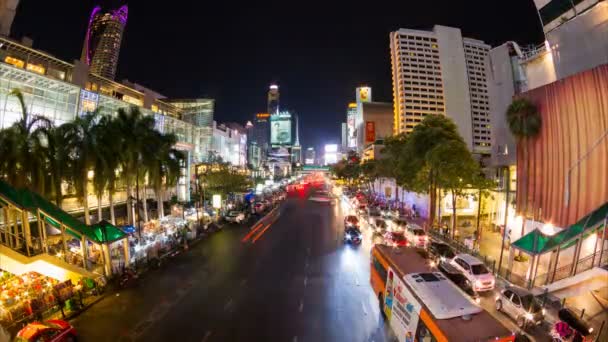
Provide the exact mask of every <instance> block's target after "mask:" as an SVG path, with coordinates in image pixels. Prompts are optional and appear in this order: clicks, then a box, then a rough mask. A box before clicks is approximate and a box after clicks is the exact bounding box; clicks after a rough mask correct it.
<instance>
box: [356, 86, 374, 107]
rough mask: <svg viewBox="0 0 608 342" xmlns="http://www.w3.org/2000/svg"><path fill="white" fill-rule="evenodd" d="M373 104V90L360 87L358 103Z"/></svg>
mask: <svg viewBox="0 0 608 342" xmlns="http://www.w3.org/2000/svg"><path fill="white" fill-rule="evenodd" d="M362 102H372V88H370V87H359V88H357V103H362Z"/></svg>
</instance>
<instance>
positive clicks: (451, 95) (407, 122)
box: [390, 25, 491, 153]
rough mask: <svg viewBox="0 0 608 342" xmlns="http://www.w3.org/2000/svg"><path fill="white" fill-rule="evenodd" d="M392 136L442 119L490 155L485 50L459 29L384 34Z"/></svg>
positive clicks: (471, 145) (475, 148)
mask: <svg viewBox="0 0 608 342" xmlns="http://www.w3.org/2000/svg"><path fill="white" fill-rule="evenodd" d="M390 41H391V43H390V45H391V65H392V73H393V96H394V101H393V103H394V118H393V120H394V125H393V129H394V133H395V134H398V133H410V132H411V131H412V130H413V129H414V127H415V126H416V125H417V124H418V123H419V122H421V121H422V120H423V119H424V117H425V116H426V115H429V114H435V115H446V116H448V117H450V118H451V119H452V120H454V122H455V123H456V125H457V126H458V131H459V133H460V135H461V136H462V137H463V139H464V141H465V143H466V144H467V146H468V147H469V149H470V150H471V151H473V152H475V153H490V151H491V147H490V145H491V144H490V138H491V134H490V104H489V99H488V79H487V74H488V72H489V71H488V70H489V69H488V62H487V58H486V57H487V55H488V52H489V50H490V46H489V45H487V44H485V43H484V42H482V41H479V40H475V39H470V38H463V37H462V34H461V32H460V29H458V28H453V27H446V26H440V25H435V27H433V30H432V31H420V30H409V29H400V30H398V31H395V32H391V34H390Z"/></svg>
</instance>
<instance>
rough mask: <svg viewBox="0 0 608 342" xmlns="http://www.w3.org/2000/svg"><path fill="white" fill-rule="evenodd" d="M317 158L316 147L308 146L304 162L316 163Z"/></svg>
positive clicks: (307, 163) (308, 163)
mask: <svg viewBox="0 0 608 342" xmlns="http://www.w3.org/2000/svg"><path fill="white" fill-rule="evenodd" d="M315 158H316V154H315V149H314V147H309V148H307V149H306V156H305V158H304V164H306V165H314V163H315Z"/></svg>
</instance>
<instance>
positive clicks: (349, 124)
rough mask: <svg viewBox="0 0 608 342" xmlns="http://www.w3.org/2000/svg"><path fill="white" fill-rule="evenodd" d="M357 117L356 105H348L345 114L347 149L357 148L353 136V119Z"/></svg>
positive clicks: (354, 136)
mask: <svg viewBox="0 0 608 342" xmlns="http://www.w3.org/2000/svg"><path fill="white" fill-rule="evenodd" d="M356 116H357V104H356V103H350V104H349V105H348V111H347V112H346V140H347V144H346V146H347V147H349V148H355V147H357V140H356V134H355V118H356Z"/></svg>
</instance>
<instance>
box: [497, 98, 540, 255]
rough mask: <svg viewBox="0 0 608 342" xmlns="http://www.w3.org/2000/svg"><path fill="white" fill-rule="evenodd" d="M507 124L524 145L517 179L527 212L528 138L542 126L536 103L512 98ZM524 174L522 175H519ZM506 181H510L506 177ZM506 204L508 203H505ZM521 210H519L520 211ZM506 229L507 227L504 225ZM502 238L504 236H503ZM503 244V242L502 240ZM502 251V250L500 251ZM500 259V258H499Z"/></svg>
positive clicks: (524, 210)
mask: <svg viewBox="0 0 608 342" xmlns="http://www.w3.org/2000/svg"><path fill="white" fill-rule="evenodd" d="M507 124H508V125H509V130H510V131H511V134H513V136H515V138H516V139H517V142H518V144H523V146H524V155H523V161H524V167H523V170H521V169H520V168H519V165H518V166H517V173H518V176H517V181H518V182H519V180H520V179H521V180H523V184H522V196H523V204H524V208H523V212H524V216H525V213H527V212H528V175H529V172H530V170H529V164H530V163H529V162H528V139H531V138H534V137H536V136H537V135H538V134H539V133H540V128H541V126H542V118H541V116H540V113H539V112H538V109H537V108H536V105H534V104H533V103H532V102H530V100H528V99H526V98H523V97H522V98H519V99H516V100H514V101H513V102H512V103H511V104H510V105H509V108H507ZM523 174H525V175H524V176H523V177H521V175H523ZM507 182H510V180H509V179H507ZM508 195H509V194H508V193H507V196H506V198H505V200H506V201H508V200H509V196H508ZM507 205H508V204H507ZM521 211H522V210H520V212H521ZM505 215H506V212H505ZM505 229H507V227H505ZM520 236H524V225H523V224H522V225H521V235H520ZM503 239H504V237H503ZM503 245H504V242H503ZM501 253H502V252H501ZM521 257H522V253H521V251H520V252H519V255H518V256H517V258H521ZM501 261H502V260H501Z"/></svg>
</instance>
